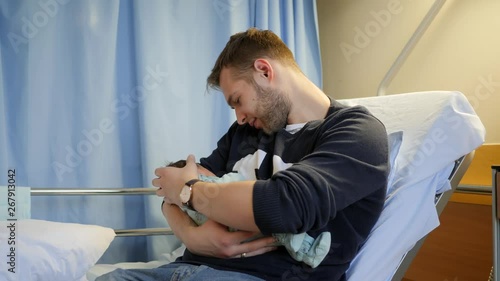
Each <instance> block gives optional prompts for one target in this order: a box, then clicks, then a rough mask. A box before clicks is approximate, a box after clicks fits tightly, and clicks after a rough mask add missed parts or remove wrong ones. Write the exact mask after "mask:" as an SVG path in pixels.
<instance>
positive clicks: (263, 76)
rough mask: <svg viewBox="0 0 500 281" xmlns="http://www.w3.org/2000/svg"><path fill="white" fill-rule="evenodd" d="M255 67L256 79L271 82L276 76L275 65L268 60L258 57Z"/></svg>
mask: <svg viewBox="0 0 500 281" xmlns="http://www.w3.org/2000/svg"><path fill="white" fill-rule="evenodd" d="M253 67H254V69H255V75H254V78H255V81H261V82H264V83H269V82H270V81H271V80H272V79H273V78H274V71H273V67H272V65H271V63H270V62H269V61H268V60H266V59H256V60H255V62H254V63H253Z"/></svg>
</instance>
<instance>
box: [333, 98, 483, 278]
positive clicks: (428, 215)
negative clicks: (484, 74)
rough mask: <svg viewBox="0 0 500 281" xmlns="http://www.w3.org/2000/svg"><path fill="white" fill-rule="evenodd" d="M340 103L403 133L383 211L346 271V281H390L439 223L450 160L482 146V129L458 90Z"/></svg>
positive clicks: (447, 187) (451, 164)
mask: <svg viewBox="0 0 500 281" xmlns="http://www.w3.org/2000/svg"><path fill="white" fill-rule="evenodd" d="M341 102H342V103H344V104H349V105H355V104H362V105H364V106H366V107H367V108H368V109H369V110H370V111H371V112H372V113H373V114H374V115H375V116H377V117H378V118H379V119H380V120H381V121H382V122H383V123H384V124H385V126H386V128H387V130H388V131H389V132H391V131H395V130H402V131H403V143H402V145H401V148H400V152H399V155H398V157H397V158H396V163H395V166H394V167H393V169H395V178H394V181H393V184H392V185H391V186H389V187H388V191H387V198H386V202H385V206H384V210H383V212H382V214H381V217H380V219H379V221H378V222H377V224H376V225H375V227H374V229H373V231H372V233H371V234H370V236H369V238H368V240H367V242H366V243H365V245H364V246H363V247H362V249H361V250H360V253H359V254H358V255H357V256H356V258H355V259H354V260H353V262H352V263H351V267H350V268H349V270H348V272H347V277H348V280H349V281H358V280H367V278H368V277H369V280H376V281H378V280H381V281H382V280H390V279H391V277H392V276H393V275H394V272H395V271H396V270H397V267H398V266H399V264H400V262H401V259H402V258H403V257H404V255H405V253H406V252H408V251H409V250H410V249H411V248H412V247H413V246H414V245H415V243H416V242H417V241H418V240H420V239H421V238H422V237H424V236H425V235H427V234H428V233H429V232H430V231H432V230H433V229H434V228H436V227H437V226H438V225H439V218H438V215H437V211H436V208H435V203H434V202H435V195H436V194H439V193H442V192H444V191H446V190H449V189H450V183H449V181H448V180H447V179H448V177H449V175H450V173H451V171H452V169H453V166H454V161H455V160H456V159H458V158H459V157H461V156H463V155H465V154H468V153H470V152H471V151H473V150H474V149H475V148H477V147H478V146H480V145H481V144H482V143H483V142H484V136H485V129H484V126H483V124H482V123H481V121H480V119H479V117H478V116H477V115H476V113H475V112H474V109H473V108H472V106H471V105H470V103H469V102H468V101H467V99H466V97H465V96H464V95H463V94H462V93H460V92H447V91H438V92H417V93H407V94H399V95H391V96H382V97H373V98H364V99H353V100H344V101H341ZM436 171H438V172H437V173H436ZM408 206H412V207H411V208H408Z"/></svg>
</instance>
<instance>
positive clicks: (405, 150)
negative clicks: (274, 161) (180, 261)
mask: <svg viewBox="0 0 500 281" xmlns="http://www.w3.org/2000/svg"><path fill="white" fill-rule="evenodd" d="M340 102H341V103H344V104H347V105H358V104H359V105H363V106H366V107H367V108H368V109H369V110H370V111H371V112H372V113H373V114H374V115H375V116H377V117H378V118H379V119H380V120H381V121H382V122H383V123H384V124H385V126H386V128H387V132H388V138H389V145H390V155H389V156H390V162H391V166H392V169H391V173H390V175H389V182H388V189H387V196H386V201H385V205H384V209H383V211H382V214H381V217H380V219H379V220H378V222H377V223H376V225H375V226H374V228H373V230H372V232H371V233H370V235H369V237H368V239H367V241H366V242H365V244H364V245H363V247H362V248H361V249H360V251H359V253H358V255H357V256H356V257H355V259H354V260H353V261H352V263H351V266H350V268H349V269H348V271H347V279H348V280H349V281H358V280H374V281H378V280H381V281H385V280H401V279H402V277H403V276H404V274H405V271H406V270H407V268H408V267H409V265H410V263H411V261H412V259H413V258H414V256H415V255H416V253H417V251H418V250H419V248H420V246H421V245H422V243H424V240H425V237H426V235H427V234H428V233H430V232H431V231H432V230H433V229H435V228H436V227H437V226H438V225H439V219H438V216H439V214H440V213H441V211H442V210H443V208H444V207H445V205H446V203H447V202H448V200H449V198H450V196H451V193H452V192H453V191H454V190H455V188H456V187H457V185H458V183H459V181H460V179H461V177H462V176H463V174H464V173H465V171H466V169H467V167H468V165H469V163H470V161H471V159H472V157H473V154H474V150H475V149H476V148H477V147H478V146H480V145H481V144H482V143H483V142H484V135H485V129H484V126H483V124H482V123H481V121H480V120H479V118H478V116H477V115H476V113H475V112H474V109H473V108H472V106H471V105H470V103H469V102H468V101H467V99H466V97H465V96H464V95H463V94H462V93H460V92H451V91H431V92H414V93H404V94H398V95H389V96H378V97H369V98H359V99H349V100H340ZM154 192H155V188H126V189H102V188H101V189H91V188H85V189H52V188H41V189H40V188H39V189H35V188H32V189H31V191H30V194H31V195H32V196H33V195H37V196H40V195H42V196H48V195H113V194H120V195H121V194H128V195H136V196H137V195H139V196H144V195H152V196H154ZM17 196H20V195H19V194H17ZM28 196H29V195H28ZM19 202H20V201H18V203H19ZM158 210H159V208H158ZM3 223H5V224H6V226H1V227H2V228H1V231H0V238H1V240H2V243H0V254H1V256H3V257H6V256H8V255H9V253H10V250H9V247H8V245H7V243H4V242H3V241H7V240H8V238H9V236H10V235H12V231H11V230H10V229H9V228H8V226H9V223H11V222H10V221H7V220H5V221H3ZM15 223H16V224H15V227H16V229H15V230H14V231H15V233H16V240H17V244H16V245H17V247H18V250H17V256H16V261H17V266H18V267H17V269H18V272H17V273H16V274H18V275H14V274H12V273H11V272H9V271H6V270H4V269H3V268H2V271H1V272H0V279H2V280H4V279H5V280H93V279H94V278H95V277H97V276H99V275H101V274H104V273H105V272H108V271H111V270H113V269H115V268H119V267H121V268H151V267H156V266H159V265H162V264H165V263H168V262H170V261H172V260H174V259H175V258H176V257H177V256H179V255H180V254H182V251H183V248H182V247H181V248H179V249H177V250H175V251H173V252H171V253H165V255H164V256H163V258H162V259H160V260H156V261H151V262H148V263H118V264H107V265H104V264H95V263H96V262H97V260H98V259H99V257H100V256H101V255H102V254H103V253H104V251H105V250H106V249H107V247H108V246H109V244H110V243H111V242H112V241H113V239H114V238H115V237H117V236H131V235H171V234H172V232H171V231H170V229H168V228H156V229H132V230H130V229H129V230H113V229H111V228H107V227H104V226H97V225H84V224H78V223H74V224H71V223H59V222H50V221H43V220H30V219H26V220H18V221H16V222H15ZM4 239H5V240H4ZM28 249H29V250H28ZM35 249H36V250H35Z"/></svg>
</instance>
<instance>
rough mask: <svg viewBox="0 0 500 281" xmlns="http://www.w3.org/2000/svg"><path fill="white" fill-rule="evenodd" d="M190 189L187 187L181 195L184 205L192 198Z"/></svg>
mask: <svg viewBox="0 0 500 281" xmlns="http://www.w3.org/2000/svg"><path fill="white" fill-rule="evenodd" d="M189 189H190V188H189V186H187V185H185V186H184V187H182V189H181V194H179V197H180V199H181V202H182V203H184V204H185V203H187V202H188V201H189V198H191V190H189Z"/></svg>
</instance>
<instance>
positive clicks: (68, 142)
mask: <svg viewBox="0 0 500 281" xmlns="http://www.w3.org/2000/svg"><path fill="white" fill-rule="evenodd" d="M251 26H256V27H258V28H262V29H271V30H273V31H274V32H276V33H277V34H278V35H279V36H281V37H282V38H283V39H284V41H285V42H286V43H287V45H288V46H289V47H290V48H291V50H292V51H293V52H294V54H295V56H296V59H297V61H298V63H299V65H300V66H301V68H302V70H303V71H304V73H305V74H306V75H307V76H308V77H309V78H310V79H311V80H312V81H313V82H314V83H316V84H317V85H318V86H319V87H321V63H320V52H319V39H318V27H317V18H316V5H315V1H312V0H295V1H285V0H284V1H274V0H269V1H266V0H260V1H257V0H256V1H247V0H238V1H232V0H214V1H203V0H188V1H187V0H177V1H163V0H161V1H160V0H157V1H152V0H150V1H138V0H137V1H125V0H122V1H118V0H116V1H99V0H87V1H71V0H40V1H35V0H33V1H9V0H0V43H1V45H0V102H1V103H0V155H1V158H0V173H4V175H2V176H0V179H1V181H0V184H2V185H5V184H6V182H7V169H10V168H15V169H16V183H17V185H18V186H29V187H64V188H77V187H78V188H89V187H150V186H151V180H152V179H153V177H154V174H153V172H154V169H155V168H156V167H158V166H162V165H164V164H165V163H166V162H168V161H174V160H178V159H181V158H182V159H184V158H185V157H186V156H187V155H188V154H189V153H193V154H195V155H196V157H197V158H200V157H202V156H205V155H208V154H209V153H210V152H211V151H212V149H214V148H215V144H216V142H217V140H218V139H219V138H220V137H221V136H222V135H223V134H224V133H225V131H226V130H227V128H228V126H229V125H230V124H231V123H232V122H233V121H234V120H235V119H234V113H233V112H232V111H231V110H230V109H229V108H228V106H227V105H226V102H225V101H224V99H223V96H222V95H221V94H219V93H207V91H206V77H207V76H208V74H209V73H210V70H211V67H212V66H213V63H214V61H215V59H216V58H217V55H218V54H219V52H220V51H221V50H222V49H223V47H224V45H225V43H226V42H227V40H228V38H229V36H230V35H231V34H233V33H236V32H239V31H243V30H246V29H247V28H248V27H251ZM160 202H161V199H160V198H157V197H156V196H150V197H142V196H113V197H109V196H85V197H82V196H59V197H33V198H32V207H31V211H32V218H35V219H45V220H53V221H61V222H79V223H87V224H97V225H103V226H109V227H113V228H116V229H121V228H142V227H165V226H166V222H165V220H164V218H163V216H162V215H161V212H160ZM178 245H179V242H178V241H177V239H175V237H150V238H144V237H142V238H141V237H130V238H116V239H115V241H113V243H112V245H111V247H110V249H108V251H107V252H106V254H105V255H104V257H103V258H102V259H101V261H102V262H118V261H144V260H149V259H154V258H157V257H158V256H159V254H160V253H162V252H166V251H170V250H172V249H174V248H176V247H177V246H178Z"/></svg>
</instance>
